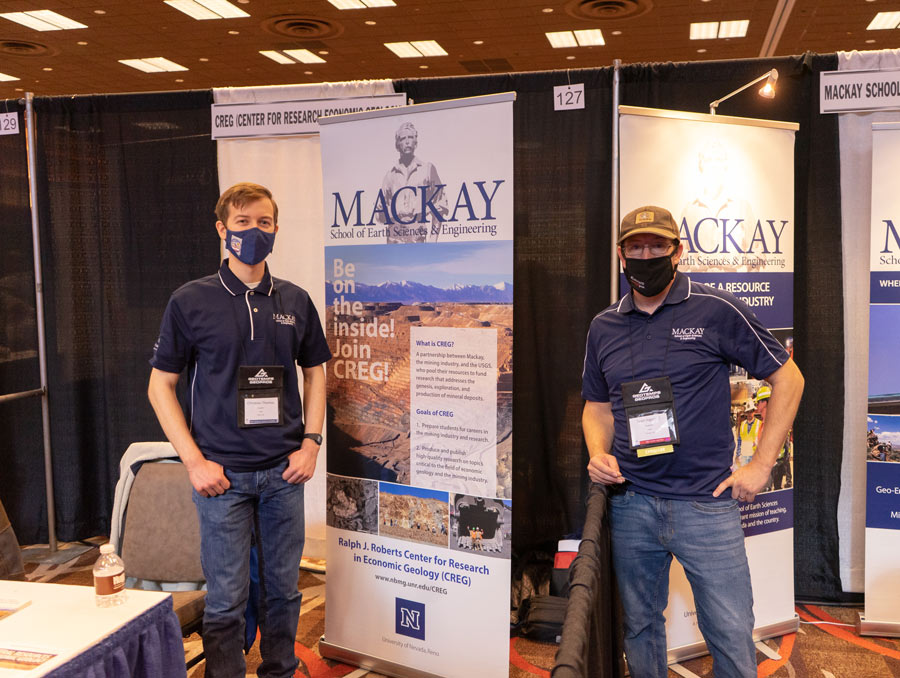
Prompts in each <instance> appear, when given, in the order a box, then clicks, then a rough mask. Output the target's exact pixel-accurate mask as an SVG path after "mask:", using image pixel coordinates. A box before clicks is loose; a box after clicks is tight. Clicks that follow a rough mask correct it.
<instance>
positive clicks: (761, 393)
mask: <svg viewBox="0 0 900 678" xmlns="http://www.w3.org/2000/svg"><path fill="white" fill-rule="evenodd" d="M771 397H772V389H771V388H770V387H768V386H760V387H759V389H758V390H757V391H756V395H755V396H753V400H754V401H755V402H757V403H758V402H759V401H760V400H768V399H769V398H771Z"/></svg>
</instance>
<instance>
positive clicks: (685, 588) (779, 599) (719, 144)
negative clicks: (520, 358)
mask: <svg viewBox="0 0 900 678" xmlns="http://www.w3.org/2000/svg"><path fill="white" fill-rule="evenodd" d="M619 112H620V116H621V117H620V202H619V209H620V214H626V213H627V212H629V211H631V210H633V209H635V208H637V207H640V206H642V205H659V206H661V207H665V208H667V209H668V210H669V211H670V212H672V215H673V216H674V217H675V219H676V221H677V222H678V223H679V225H680V232H681V242H682V245H683V246H684V254H683V255H682V257H681V263H680V264H679V267H678V268H679V271H681V272H683V273H685V274H687V275H688V277H690V279H691V280H693V281H695V282H700V283H704V284H707V285H711V286H713V287H715V288H717V289H723V290H727V291H729V292H731V293H733V294H734V295H735V296H736V297H737V298H738V299H740V300H741V301H743V302H744V303H745V304H746V305H747V306H749V307H750V309H751V310H752V311H753V313H755V314H756V316H757V317H758V318H759V319H760V321H761V322H762V323H763V324H764V325H765V326H766V327H767V328H769V329H770V330H771V332H772V334H774V335H775V337H776V338H777V339H778V340H779V341H780V342H781V343H782V344H783V345H784V346H785V348H786V349H787V350H788V352H789V353H793V341H794V340H793V324H794V323H793V297H794V289H793V284H794V283H793V278H794V275H793V271H794V135H795V133H796V130H797V128H798V126H797V125H796V124H793V123H784V122H774V121H769V120H755V119H754V120H751V119H746V118H733V117H727V116H719V115H705V114H699V113H684V112H680V111H664V110H657V109H648V108H636V107H629V106H621V107H620V108H619ZM623 280H624V278H623ZM769 392H770V389H769V385H768V384H767V383H766V382H764V381H759V380H757V379H754V378H752V377H751V376H750V375H748V374H747V373H746V371H745V370H743V369H741V368H739V367H738V366H732V368H731V426H732V431H733V435H734V459H733V468H736V467H738V466H741V465H744V464H747V463H749V462H750V460H751V459H752V458H753V454H754V452H755V449H756V442H757V439H758V436H759V433H760V431H761V429H762V427H763V425H764V419H765V414H766V409H767V406H768V403H767V402H766V400H767V397H768V393H769ZM793 454H794V444H793V437H792V436H789V437H788V438H787V439H786V440H785V441H784V443H783V445H782V447H781V451H780V454H779V456H778V460H777V462H776V464H775V468H774V469H773V471H772V475H771V477H770V479H769V484H768V487H767V488H766V490H765V491H763V492H762V493H760V494H759V495H757V497H756V499H755V500H754V501H753V502H749V503H743V504H741V507H740V510H741V518H742V525H743V527H744V536H745V538H746V546H747V558H748V560H749V562H750V572H751V577H752V579H753V598H754V607H753V611H754V615H755V617H756V629H755V633H754V635H755V637H756V638H757V639H759V638H766V637H771V636H776V635H782V634H784V633H787V632H789V631H794V630H796V628H797V618H796V615H795V613H794V576H793V572H794V550H793V549H794V547H793V532H794V529H793V525H794V523H793V492H794V491H793ZM666 621H667V634H668V645H669V657H670V660H680V659H684V658H687V657H690V656H694V655H697V654H700V653H702V652H703V651H704V644H703V637H702V635H701V634H700V629H699V627H698V625H697V616H696V609H695V606H694V601H693V596H692V595H691V590H690V585H689V584H688V582H687V577H686V576H685V574H684V570H683V569H682V568H681V566H680V565H678V564H677V562H676V563H675V564H674V565H673V567H672V570H671V574H670V596H669V607H668V609H667V610H666Z"/></svg>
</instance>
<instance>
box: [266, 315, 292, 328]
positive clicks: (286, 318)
mask: <svg viewBox="0 0 900 678" xmlns="http://www.w3.org/2000/svg"><path fill="white" fill-rule="evenodd" d="M272 317H273V318H274V319H275V322H277V323H279V324H281V325H290V326H291V327H294V325H296V324H297V317H296V316H295V315H294V314H293V313H273V314H272Z"/></svg>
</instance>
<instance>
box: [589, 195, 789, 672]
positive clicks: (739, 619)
mask: <svg viewBox="0 0 900 678" xmlns="http://www.w3.org/2000/svg"><path fill="white" fill-rule="evenodd" d="M681 253H682V246H681V243H680V239H679V232H678V226H677V225H676V223H675V221H674V219H673V218H672V215H671V214H670V213H669V212H668V211H667V210H665V209H662V208H660V207H654V206H647V207H641V208H639V209H637V210H634V211H633V212H630V213H629V214H627V215H626V216H625V218H624V219H623V220H622V225H621V229H620V231H619V246H618V255H619V260H620V261H621V263H622V266H623V267H624V270H625V276H626V278H627V280H628V283H629V285H630V286H631V292H630V293H629V294H626V295H625V296H624V297H622V299H621V300H620V301H619V302H618V303H617V304H614V305H612V306H610V307H609V308H607V309H606V310H604V311H602V312H601V313H599V314H598V315H597V316H596V317H595V318H594V320H593V321H592V322H591V328H590V332H589V333H588V338H587V347H586V350H585V359H584V376H583V385H582V395H583V396H584V399H585V401H586V402H585V406H584V413H583V416H582V426H583V429H584V437H585V440H586V442H587V446H588V451H589V453H590V457H591V459H590V463H589V464H588V473H589V475H590V477H591V480H593V481H594V482H596V483H601V484H603V485H606V486H607V488H608V492H609V511H610V525H611V532H612V557H613V567H614V569H615V572H616V578H617V581H618V585H619V591H620V594H621V597H622V603H623V607H624V610H625V651H626V656H627V659H628V665H629V668H630V671H631V675H632V676H635V678H648V677H659V678H664V677H665V676H666V675H667V661H666V629H665V618H664V616H663V610H664V609H665V608H666V605H667V604H668V597H669V591H668V583H669V575H668V571H669V565H670V564H671V561H672V556H673V555H674V556H675V557H677V558H678V560H679V562H680V563H681V564H682V565H683V567H684V570H685V572H686V574H687V577H688V580H689V581H690V583H691V588H692V590H693V593H694V601H695V603H696V606H697V619H698V623H699V626H700V630H701V632H702V633H703V637H704V638H705V640H706V643H707V646H708V648H709V650H710V653H711V654H712V657H713V671H714V673H715V675H716V677H717V678H729V677H740V678H749V677H751V676H754V677H755V676H756V673H757V669H756V650H755V648H754V645H753V638H752V633H753V623H754V618H753V593H752V591H751V586H750V570H749V568H748V565H747V556H746V553H745V551H744V535H743V532H742V530H741V524H740V513H739V511H738V501H748V502H749V501H753V499H754V498H755V497H756V494H757V493H758V492H760V491H761V490H762V489H763V488H764V487H765V485H766V483H767V482H768V480H769V473H770V471H771V469H772V466H773V465H774V463H775V460H776V458H777V456H778V451H779V449H780V446H781V443H782V442H783V441H784V439H785V437H786V436H787V434H788V431H789V429H790V427H791V424H792V422H793V419H794V415H795V414H796V412H797V407H798V405H799V403H800V396H801V393H802V391H803V377H802V375H801V374H800V371H799V370H798V369H797V366H796V365H795V364H794V362H793V360H792V359H791V357H790V356H789V355H788V353H787V352H786V351H785V350H784V348H782V347H781V345H779V343H778V342H777V340H776V339H775V338H774V337H773V336H772V335H771V334H770V333H769V332H768V331H767V330H766V329H765V328H764V327H763V326H762V325H761V324H760V322H759V321H758V320H757V319H756V317H755V316H754V315H753V314H752V313H751V312H750V310H749V308H748V307H747V306H746V305H745V304H743V303H742V302H740V301H739V300H738V299H736V298H735V297H734V296H732V295H731V294H728V293H727V292H724V291H721V290H716V289H713V288H711V287H708V286H706V285H701V284H698V283H695V282H692V281H691V280H690V279H689V278H688V277H687V276H685V275H684V274H682V273H677V272H676V268H677V266H678V261H679V259H680V257H681ZM731 364H738V365H741V366H742V367H744V368H745V369H746V370H747V371H748V372H749V373H750V374H751V375H754V376H755V377H756V378H760V379H763V378H764V379H766V380H767V381H768V382H769V383H770V384H771V386H772V396H771V399H770V404H769V412H768V417H767V419H766V426H765V428H764V430H763V433H762V437H761V439H760V440H759V444H758V447H757V451H756V454H754V456H753V459H752V461H751V462H750V463H749V464H747V465H746V466H742V467H740V468H737V469H736V470H735V471H734V472H732V471H731V468H730V467H731V462H732V455H733V453H734V438H733V437H732V433H731V422H730V406H731V390H730V385H729V379H728V372H729V365H731Z"/></svg>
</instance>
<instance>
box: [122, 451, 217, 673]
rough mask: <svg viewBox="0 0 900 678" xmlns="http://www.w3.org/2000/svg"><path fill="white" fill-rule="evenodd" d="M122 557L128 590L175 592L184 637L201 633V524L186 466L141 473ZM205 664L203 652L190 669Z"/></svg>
mask: <svg viewBox="0 0 900 678" xmlns="http://www.w3.org/2000/svg"><path fill="white" fill-rule="evenodd" d="M121 552H122V559H123V560H124V561H125V575H126V577H127V578H128V581H129V583H130V584H129V585H131V583H134V582H135V581H136V583H137V586H136V588H150V589H155V590H165V591H169V592H171V593H172V604H173V606H174V608H175V614H176V615H178V621H179V623H180V624H181V633H182V635H183V636H184V637H185V638H186V637H188V636H189V635H191V634H192V633H194V632H197V631H200V629H201V625H202V622H203V609H204V599H205V597H206V592H205V591H202V590H200V587H201V586H203V584H204V583H205V580H204V577H203V571H202V569H201V567H200V524H199V522H198V520H197V512H196V509H195V508H194V504H193V502H192V500H191V483H190V480H189V479H188V474H187V470H186V469H185V467H184V465H183V464H181V463H180V462H170V461H160V462H147V463H145V464H143V465H142V466H141V467H140V469H139V470H138V472H137V474H136V475H135V478H134V484H133V485H132V487H131V493H130V494H129V497H128V503H127V505H126V508H125V520H124V529H123V530H122V548H121ZM185 589H187V590H185ZM191 589H192V590H191ZM201 658H202V652H201V653H200V655H199V656H196V657H191V661H190V662H189V663H188V665H189V666H192V665H193V664H195V663H196V662H198V661H199V660H200V659H201Z"/></svg>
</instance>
